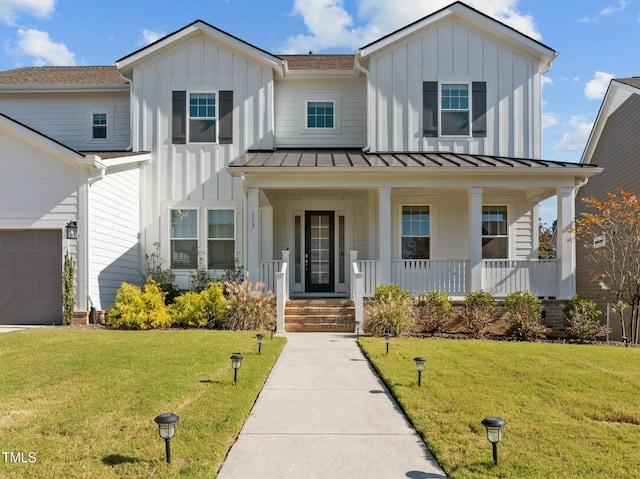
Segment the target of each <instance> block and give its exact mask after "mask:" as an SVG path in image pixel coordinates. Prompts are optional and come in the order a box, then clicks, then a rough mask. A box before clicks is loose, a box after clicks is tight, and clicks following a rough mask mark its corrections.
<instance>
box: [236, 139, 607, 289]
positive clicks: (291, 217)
mask: <svg viewBox="0 0 640 479" xmlns="http://www.w3.org/2000/svg"><path fill="white" fill-rule="evenodd" d="M229 171H230V172H231V173H232V174H233V175H235V176H239V177H240V178H242V185H243V190H244V192H245V199H246V201H245V205H246V214H245V218H247V222H246V223H247V224H246V225H244V226H245V228H246V230H245V231H246V232H247V234H246V244H245V256H244V257H245V258H246V268H247V270H248V271H249V274H250V277H251V278H256V279H259V280H260V281H263V282H264V283H265V284H266V287H267V288H268V289H270V290H272V291H274V292H275V293H277V294H278V295H284V296H281V298H280V299H281V300H283V301H286V299H287V298H290V297H291V298H295V297H325V298H326V297H343V298H355V297H368V296H372V295H373V293H374V291H375V288H376V286H378V285H379V284H389V283H395V284H398V285H401V286H403V287H404V288H406V289H408V290H409V291H411V293H412V294H413V295H414V296H418V295H419V294H421V293H423V292H426V291H434V290H437V291H443V292H445V293H447V294H448V295H450V296H452V297H454V298H456V297H458V298H459V297H463V296H465V295H466V294H467V293H468V292H471V291H474V290H480V289H483V290H486V291H488V292H490V293H491V294H493V295H494V296H496V297H504V296H506V295H507V294H509V293H511V292H514V291H519V290H526V291H530V292H532V293H533V294H535V295H536V296H539V297H547V298H557V299H567V298H569V297H571V296H572V295H573V294H574V293H575V277H574V274H575V242H574V240H573V237H572V234H571V228H572V227H573V222H574V194H575V190H576V187H577V186H579V185H580V184H581V182H583V181H585V180H586V179H587V178H588V177H589V176H591V175H592V174H595V173H597V172H598V170H597V169H594V168H586V167H585V165H578V164H575V165H574V164H566V163H556V162H548V161H539V160H526V159H513V158H497V157H487V156H480V155H459V154H450V153H420V154H418V153H411V154H371V153H364V152H362V151H359V150H356V151H333V150H330V151H306V150H304V151H294V150H286V151H282V150H279V151H268V152H253V153H247V154H246V155H244V156H243V157H241V158H239V159H238V160H236V161H234V162H232V164H231V165H230V167H229ZM552 196H555V197H556V199H557V217H558V231H557V234H556V254H557V257H556V258H557V259H552V260H546V259H538V222H539V219H538V204H539V203H540V202H541V201H543V200H545V199H547V198H550V197H552Z"/></svg>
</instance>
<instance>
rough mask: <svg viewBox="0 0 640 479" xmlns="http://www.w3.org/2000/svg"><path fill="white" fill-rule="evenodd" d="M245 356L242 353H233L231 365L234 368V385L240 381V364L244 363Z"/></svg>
mask: <svg viewBox="0 0 640 479" xmlns="http://www.w3.org/2000/svg"><path fill="white" fill-rule="evenodd" d="M243 357H244V356H242V354H240V353H233V354H232V355H231V367H232V368H233V385H234V386H235V385H236V383H237V382H238V369H240V366H241V365H242V358H243Z"/></svg>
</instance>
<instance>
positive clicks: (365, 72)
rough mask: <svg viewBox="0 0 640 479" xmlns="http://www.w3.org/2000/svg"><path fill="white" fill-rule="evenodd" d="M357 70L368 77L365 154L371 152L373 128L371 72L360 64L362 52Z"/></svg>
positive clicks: (357, 56) (357, 57)
mask: <svg viewBox="0 0 640 479" xmlns="http://www.w3.org/2000/svg"><path fill="white" fill-rule="evenodd" d="M356 69H357V70H358V71H359V72H360V73H364V76H365V77H367V144H366V146H365V147H364V148H363V149H362V151H363V152H365V153H368V152H369V150H371V127H370V123H371V111H370V107H371V82H370V73H369V70H367V69H366V68H364V67H363V66H362V65H361V64H360V51H358V52H357V54H356Z"/></svg>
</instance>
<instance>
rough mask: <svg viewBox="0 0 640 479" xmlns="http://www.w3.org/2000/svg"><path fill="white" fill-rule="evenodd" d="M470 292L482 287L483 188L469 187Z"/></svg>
mask: <svg viewBox="0 0 640 479" xmlns="http://www.w3.org/2000/svg"><path fill="white" fill-rule="evenodd" d="M468 195H469V292H471V291H479V290H481V289H482V188H469V191H468Z"/></svg>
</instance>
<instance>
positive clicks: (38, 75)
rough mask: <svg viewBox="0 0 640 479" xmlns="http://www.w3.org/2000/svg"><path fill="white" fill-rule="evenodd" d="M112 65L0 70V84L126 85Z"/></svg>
mask: <svg viewBox="0 0 640 479" xmlns="http://www.w3.org/2000/svg"><path fill="white" fill-rule="evenodd" d="M126 84H127V82H126V81H125V80H124V79H123V78H122V77H121V76H120V74H119V73H118V70H117V69H116V67H113V66H91V67H87V66H83V67H27V68H17V69H15V70H5V71H0V86H38V85H41V86H46V85H67V86H73V85H76V86H90V85H93V86H99V85H102V86H106V85H126Z"/></svg>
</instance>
